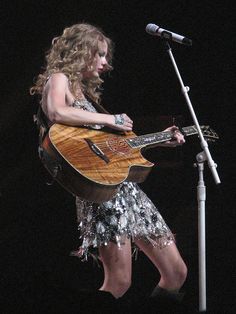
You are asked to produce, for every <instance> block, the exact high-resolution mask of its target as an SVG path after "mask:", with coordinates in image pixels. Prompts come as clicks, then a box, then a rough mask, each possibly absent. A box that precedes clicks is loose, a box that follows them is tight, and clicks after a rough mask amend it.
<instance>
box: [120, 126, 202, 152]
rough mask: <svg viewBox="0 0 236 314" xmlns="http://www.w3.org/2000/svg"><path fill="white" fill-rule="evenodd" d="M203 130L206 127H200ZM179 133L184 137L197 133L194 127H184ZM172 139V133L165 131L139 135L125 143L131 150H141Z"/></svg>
mask: <svg viewBox="0 0 236 314" xmlns="http://www.w3.org/2000/svg"><path fill="white" fill-rule="evenodd" d="M204 128H206V127H205V126H201V129H203V130H204ZM181 132H182V133H183V134H184V136H189V135H194V134H197V133H198V131H197V128H196V126H195V125H192V126H187V127H184V128H182V129H181ZM172 137H173V133H172V132H170V131H166V132H157V133H151V134H145V135H140V136H137V137H135V138H131V139H127V140H126V141H127V143H128V144H129V145H130V146H131V147H132V148H141V147H145V146H149V145H155V144H158V143H162V142H166V141H168V140H171V139H172Z"/></svg>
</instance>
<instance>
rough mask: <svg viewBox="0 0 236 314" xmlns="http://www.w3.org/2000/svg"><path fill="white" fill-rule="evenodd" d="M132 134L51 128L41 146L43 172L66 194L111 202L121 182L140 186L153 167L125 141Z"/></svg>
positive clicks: (72, 128)
mask: <svg viewBox="0 0 236 314" xmlns="http://www.w3.org/2000/svg"><path fill="white" fill-rule="evenodd" d="M134 137H136V135H135V134H134V133H133V132H126V133H122V134H115V133H110V132H106V131H103V130H94V129H87V128H82V127H70V126H65V125H61V124H54V125H53V126H51V128H50V130H49V132H48V134H47V136H46V137H45V139H44V141H43V143H42V154H41V157H42V161H43V163H44V165H45V167H46V169H47V170H48V171H49V172H50V173H51V175H52V176H53V178H55V180H57V181H58V182H59V183H60V184H61V185H62V186H63V187H64V188H66V189H67V190H68V191H69V192H71V193H72V194H74V195H77V196H79V197H82V198H84V199H86V200H89V201H93V202H97V203H100V202H104V201H107V200H109V199H111V198H112V197H113V196H114V195H115V194H116V191H117V188H118V186H119V185H120V184H121V183H122V182H124V181H132V182H139V183H140V182H143V181H144V180H145V179H146V177H147V176H148V174H149V172H150V171H151V168H152V167H153V163H151V162H149V161H148V160H146V159H145V158H144V157H143V156H142V154H141V149H140V148H133V147H131V146H130V145H129V144H128V142H127V141H126V139H130V138H134Z"/></svg>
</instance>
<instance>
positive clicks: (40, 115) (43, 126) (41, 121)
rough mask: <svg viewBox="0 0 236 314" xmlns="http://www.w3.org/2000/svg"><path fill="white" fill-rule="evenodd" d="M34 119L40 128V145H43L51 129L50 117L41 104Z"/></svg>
mask: <svg viewBox="0 0 236 314" xmlns="http://www.w3.org/2000/svg"><path fill="white" fill-rule="evenodd" d="M33 120H34V122H35V123H36V125H37V128H38V130H39V146H41V144H42V142H43V140H44V138H45V136H46V135H47V133H48V130H49V124H48V119H47V117H46V115H45V113H44V112H43V110H42V107H41V105H39V106H38V110H37V113H36V114H35V115H34V116H33Z"/></svg>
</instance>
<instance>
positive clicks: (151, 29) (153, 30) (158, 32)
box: [146, 24, 192, 46]
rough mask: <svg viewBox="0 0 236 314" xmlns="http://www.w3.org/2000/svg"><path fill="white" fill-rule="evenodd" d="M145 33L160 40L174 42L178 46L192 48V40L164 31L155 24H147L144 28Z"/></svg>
mask: <svg viewBox="0 0 236 314" xmlns="http://www.w3.org/2000/svg"><path fill="white" fill-rule="evenodd" d="M146 32H147V33H148V34H150V35H154V36H159V37H161V38H162V39H167V40H171V41H175V42H177V43H179V44H183V45H187V46H192V40H191V39H189V38H187V37H184V36H181V35H178V34H176V33H173V32H171V31H168V30H166V29H163V28H161V27H160V26H158V25H156V24H148V25H147V26H146Z"/></svg>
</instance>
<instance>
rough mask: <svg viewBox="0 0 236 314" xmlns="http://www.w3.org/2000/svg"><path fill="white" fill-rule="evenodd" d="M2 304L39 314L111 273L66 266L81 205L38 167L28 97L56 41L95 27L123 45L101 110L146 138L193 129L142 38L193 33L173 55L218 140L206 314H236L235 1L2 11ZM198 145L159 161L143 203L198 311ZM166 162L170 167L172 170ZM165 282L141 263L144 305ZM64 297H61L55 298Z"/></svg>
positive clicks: (158, 58) (173, 84) (165, 71)
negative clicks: (183, 272) (167, 240)
mask: <svg viewBox="0 0 236 314" xmlns="http://www.w3.org/2000/svg"><path fill="white" fill-rule="evenodd" d="M0 9H1V22H0V23H1V35H0V40H1V98H0V99H1V107H0V141H1V146H0V151H1V177H0V178H1V183H0V184H1V185H0V189H1V190H0V191H1V211H0V224H1V229H0V243H1V251H0V252H1V258H0V260H1V262H0V266H1V269H0V271H1V273H0V276H1V277H0V280H1V291H2V293H1V298H2V304H3V306H4V307H6V306H7V307H9V308H10V309H11V310H10V311H12V312H13V309H14V308H15V307H17V308H18V310H17V311H16V312H17V313H26V312H27V311H28V312H30V313H36V308H37V305H38V304H41V302H42V300H44V302H45V300H46V299H47V298H48V299H50V297H49V295H50V293H49V291H53V289H54V290H55V287H57V289H58V291H60V292H58V293H59V296H60V293H61V295H63V293H65V292H63V291H68V289H71V290H73V291H76V289H79V288H91V289H97V288H98V287H99V285H100V284H101V280H102V270H101V268H100V269H99V268H97V266H94V265H93V262H92V261H89V262H88V263H81V262H80V261H79V260H77V259H76V258H72V257H69V252H70V250H71V249H72V248H75V247H76V246H77V245H78V244H79V240H78V234H77V231H76V215H75V206H74V199H73V197H72V196H70V195H69V194H68V193H67V192H65V191H64V190H63V189H62V188H61V187H60V186H58V185H57V184H55V185H53V186H51V187H48V186H47V185H46V184H45V181H46V180H47V179H49V178H48V176H47V174H46V171H45V170H44V169H43V167H42V165H41V163H40V161H39V160H38V156H37V130H36V128H35V126H34V124H33V119H32V116H33V114H34V113H35V110H36V108H37V104H36V101H35V99H33V98H32V97H30V96H29V88H30V86H31V85H32V82H33V79H34V78H35V77H36V76H37V74H38V73H39V71H40V70H41V67H42V66H43V65H44V54H45V52H46V51H47V49H48V48H49V47H50V43H51V40H52V38H53V37H55V36H57V35H59V34H60V33H61V32H62V30H63V29H64V28H65V27H66V26H70V25H72V24H74V23H77V22H83V21H84V22H89V23H92V24H95V25H97V26H100V27H101V28H102V29H103V30H104V31H105V33H106V34H107V35H108V36H109V37H111V38H112V39H113V41H114V42H115V56H114V71H112V73H111V74H110V75H109V77H107V78H106V79H105V83H104V86H103V87H104V93H103V101H104V103H105V104H106V107H107V109H108V110H109V111H111V112H114V113H118V112H126V113H127V114H128V115H130V117H132V119H133V120H134V121H135V122H136V124H135V130H136V131H137V132H138V133H145V132H151V131H158V130H161V129H162V127H165V126H167V125H169V124H171V122H172V120H173V119H176V121H177V122H178V121H180V122H182V123H183V125H188V124H190V125H191V124H192V118H191V116H190V114H189V110H188V108H187V105H186V103H185V100H184V97H183V95H182V94H181V90H180V86H179V82H178V80H177V78H176V74H175V72H174V69H173V67H172V64H171V62H170V59H169V56H168V54H167V52H166V49H165V47H164V45H163V43H162V42H161V40H160V39H159V38H155V37H152V36H150V35H148V34H147V33H146V32H145V27H146V25H147V24H148V23H155V24H158V25H160V26H161V27H163V28H166V29H169V30H172V31H174V32H176V33H179V34H184V35H185V36H186V37H189V38H191V39H192V40H193V46H192V47H185V46H182V45H179V44H176V43H172V44H171V47H172V52H173V54H174V56H175V59H176V62H177V65H178V67H179V70H180V73H181V75H182V79H183V81H184V84H185V85H187V86H189V87H190V92H189V96H190V99H191V101H192V103H193V107H194V110H195V112H196V114H197V117H198V120H199V122H200V124H209V125H210V126H211V127H212V128H213V129H214V130H215V131H216V132H217V133H218V135H219V136H220V139H219V140H218V141H217V143H214V144H213V145H209V146H210V150H211V153H212V155H213V159H214V161H215V162H216V163H217V164H218V172H219V176H220V178H221V181H222V183H221V184H220V185H219V186H216V185H215V183H214V180H213V178H212V175H211V172H210V171H209V169H208V167H206V171H205V180H206V186H207V202H206V235H207V236H206V240H207V305H208V308H209V309H210V310H211V309H212V311H213V312H217V310H219V313H233V308H234V306H235V300H234V298H235V295H234V286H235V267H234V262H233V252H234V249H235V240H234V224H235V213H234V212H235V208H234V201H233V197H234V190H235V189H234V176H233V174H234V168H235V164H234V158H233V152H234V149H233V147H234V120H235V110H234V107H235V97H234V94H235V88H234V86H235V84H234V83H235V80H234V74H235V71H234V63H235V46H236V45H235V36H234V32H233V24H234V19H235V5H233V4H231V3H230V2H229V1H201V2H200V1H183V0H181V1H171V0H170V1H168V0H167V1H149V0H147V1H124V0H123V1H119V0H118V1H111V0H107V1H105V0H103V1H99V0H95V1H92V0H87V1H85V0H80V1H79V0H78V1H26V0H22V1H1V4H0ZM200 151H201V148H200V145H199V142H198V140H197V139H196V138H195V139H191V140H187V143H186V145H184V147H183V148H178V149H177V150H171V149H166V150H165V151H162V150H161V149H159V150H152V151H150V152H149V153H148V155H147V156H148V157H149V158H150V159H151V160H153V161H158V160H161V162H160V167H156V168H155V169H154V170H153V171H152V173H151V175H150V176H149V178H148V179H147V180H146V182H145V183H143V184H142V187H143V189H144V190H145V192H146V193H147V194H148V195H149V196H150V197H151V198H152V199H153V201H154V202H155V203H156V204H157V205H158V206H159V207H160V208H161V209H160V210H161V212H162V214H163V216H164V217H165V219H166V220H167V222H168V223H169V225H170V226H171V228H172V230H173V232H175V233H176V234H177V243H178V245H179V248H180V250H181V253H182V255H183V256H184V259H185V260H186V262H187V264H188V268H189V277H188V280H187V281H186V284H185V287H184V288H185V290H186V291H187V292H188V299H189V302H190V303H192V304H193V305H194V306H195V307H196V308H197V306H198V286H197V285H198V268H197V263H198V262H197V258H198V251H197V225H198V223H197V200H196V185H197V180H198V174H197V170H196V169H194V168H193V163H194V162H195V155H196V153H198V152H200ZM164 161H168V162H167V163H165V162H164ZM157 280H158V274H157V273H156V271H155V269H154V267H153V266H152V265H151V264H150V262H148V260H147V259H146V258H145V257H144V256H143V255H142V254H141V253H140V255H139V258H138V260H137V262H134V272H133V286H134V289H135V288H136V289H137V290H139V292H140V293H143V294H146V293H148V292H149V291H151V289H152V288H153V287H154V285H155V284H156V281H157ZM58 287H59V288H58Z"/></svg>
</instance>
